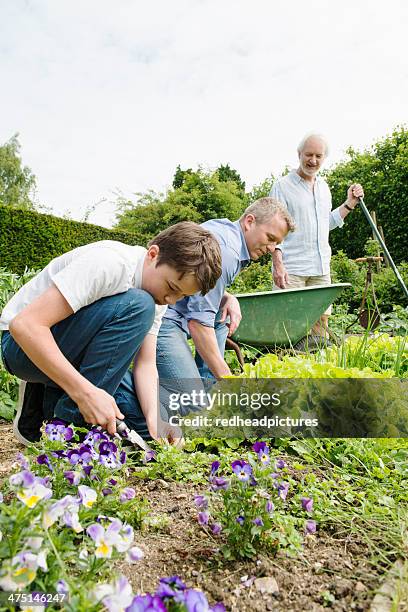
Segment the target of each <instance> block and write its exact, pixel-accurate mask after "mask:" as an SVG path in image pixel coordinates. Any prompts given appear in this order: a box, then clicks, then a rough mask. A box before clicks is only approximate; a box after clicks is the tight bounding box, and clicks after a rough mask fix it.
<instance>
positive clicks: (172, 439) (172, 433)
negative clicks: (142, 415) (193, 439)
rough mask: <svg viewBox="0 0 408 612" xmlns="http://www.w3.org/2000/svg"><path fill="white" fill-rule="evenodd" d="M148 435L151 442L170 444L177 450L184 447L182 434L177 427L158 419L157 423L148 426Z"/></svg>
mask: <svg viewBox="0 0 408 612" xmlns="http://www.w3.org/2000/svg"><path fill="white" fill-rule="evenodd" d="M149 433H150V435H151V436H152V438H153V440H156V441H157V442H160V443H161V444H171V445H173V446H176V447H177V448H182V447H183V446H184V438H183V433H182V431H181V429H180V427H178V426H177V425H170V423H167V422H166V421H163V420H162V419H160V418H159V420H158V422H156V423H154V424H153V425H151V426H149Z"/></svg>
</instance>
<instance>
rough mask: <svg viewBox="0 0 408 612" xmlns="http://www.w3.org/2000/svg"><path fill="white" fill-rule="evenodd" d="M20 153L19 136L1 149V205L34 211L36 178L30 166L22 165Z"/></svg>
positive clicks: (15, 136)
mask: <svg viewBox="0 0 408 612" xmlns="http://www.w3.org/2000/svg"><path fill="white" fill-rule="evenodd" d="M19 153H20V143H19V142H18V134H15V135H14V136H13V137H12V138H10V140H9V141H8V142H6V143H5V144H4V145H2V146H1V147H0V204H3V205H5V206H12V207H13V208H25V209H33V208H34V204H33V201H32V199H31V196H32V194H33V192H34V189H35V186H36V178H35V176H34V174H33V173H32V172H31V170H30V168H28V166H23V165H22V160H21V157H20V155H19Z"/></svg>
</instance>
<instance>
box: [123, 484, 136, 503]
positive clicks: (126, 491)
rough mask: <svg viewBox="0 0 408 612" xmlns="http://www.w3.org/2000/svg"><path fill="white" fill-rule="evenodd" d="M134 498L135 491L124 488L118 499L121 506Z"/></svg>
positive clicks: (130, 488)
mask: <svg viewBox="0 0 408 612" xmlns="http://www.w3.org/2000/svg"><path fill="white" fill-rule="evenodd" d="M134 497H136V491H135V490H134V489H133V488H132V487H125V488H124V489H123V491H122V492H121V494H120V497H119V499H120V501H121V502H122V504H123V503H125V502H127V501H129V500H130V499H133V498H134Z"/></svg>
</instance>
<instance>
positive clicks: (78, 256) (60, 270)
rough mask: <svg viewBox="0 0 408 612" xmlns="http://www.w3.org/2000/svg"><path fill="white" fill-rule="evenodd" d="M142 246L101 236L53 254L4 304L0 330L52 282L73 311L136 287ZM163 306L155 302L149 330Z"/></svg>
mask: <svg viewBox="0 0 408 612" xmlns="http://www.w3.org/2000/svg"><path fill="white" fill-rule="evenodd" d="M146 252H147V251H146V249H145V248H144V247H141V246H129V245H128V244H123V243H122V242H116V241H115V240H101V241H99V242H93V243H92V244H87V245H85V246H81V247H78V248H76V249H73V250H72V251H69V252H68V253H64V255H61V256H60V257H56V258H55V259H53V260H52V261H50V263H49V264H48V265H47V266H46V267H45V268H44V269H43V270H42V271H41V272H39V273H38V274H37V275H36V276H34V278H32V279H31V280H30V281H29V282H28V283H26V284H25V285H24V286H23V287H22V288H21V289H20V290H19V291H17V293H16V294H15V295H14V296H13V297H12V298H11V300H10V301H9V302H8V303H7V304H6V306H5V307H4V309H3V312H2V313H1V317H0V330H4V329H8V326H9V323H10V321H12V319H14V317H15V316H16V315H17V314H18V313H19V312H20V311H21V310H23V308H25V307H26V306H28V304H31V302H33V301H34V300H35V299H36V298H37V297H38V296H40V295H41V294H42V293H44V291H45V290H46V289H48V288H49V287H51V286H52V285H55V286H56V287H57V288H58V289H59V291H60V292H61V293H62V295H63V296H64V298H65V299H66V300H67V302H68V304H69V305H70V306H71V308H72V310H73V311H74V312H77V311H78V310H79V309H80V308H83V307H84V306H88V304H92V303H93V302H96V301H97V300H99V299H101V298H103V297H107V296H110V295H116V294H117V293H123V292H125V291H127V290H128V289H131V288H135V289H140V288H141V284H142V270H143V262H144V258H145V255H146ZM166 308H167V306H157V305H156V314H155V317H154V321H153V325H152V327H151V328H150V330H149V332H148V333H149V334H153V335H154V336H157V334H158V333H159V329H160V324H161V320H162V317H163V315H164V313H165V312H166Z"/></svg>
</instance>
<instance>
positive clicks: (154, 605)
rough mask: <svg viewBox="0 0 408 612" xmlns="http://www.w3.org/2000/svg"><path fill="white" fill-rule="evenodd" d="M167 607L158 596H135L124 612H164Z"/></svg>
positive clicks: (148, 594)
mask: <svg viewBox="0 0 408 612" xmlns="http://www.w3.org/2000/svg"><path fill="white" fill-rule="evenodd" d="M166 610H167V607H166V606H165V605H164V603H163V602H162V600H161V599H160V597H159V596H158V595H151V594H150V593H147V594H146V595H137V597H135V598H134V599H133V601H132V603H131V604H130V606H129V607H128V608H126V612H166Z"/></svg>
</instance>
